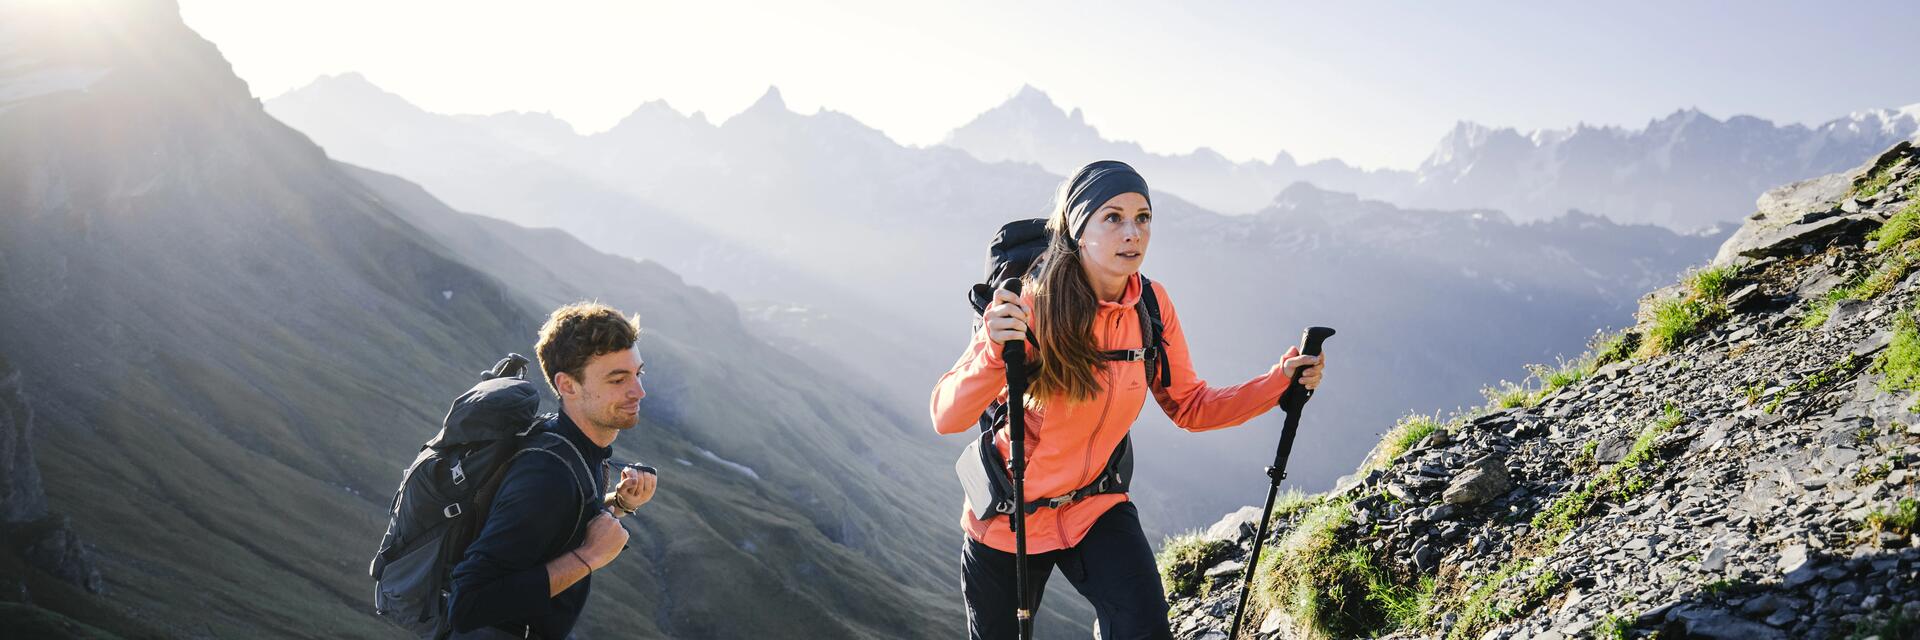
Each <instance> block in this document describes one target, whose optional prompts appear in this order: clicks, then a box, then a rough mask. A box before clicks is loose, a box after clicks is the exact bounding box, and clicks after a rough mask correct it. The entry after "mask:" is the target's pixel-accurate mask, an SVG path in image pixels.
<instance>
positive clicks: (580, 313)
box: [534, 302, 640, 393]
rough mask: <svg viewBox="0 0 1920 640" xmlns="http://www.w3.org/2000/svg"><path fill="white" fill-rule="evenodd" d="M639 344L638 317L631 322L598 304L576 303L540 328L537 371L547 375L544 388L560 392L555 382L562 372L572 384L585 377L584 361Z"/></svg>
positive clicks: (560, 311) (562, 309) (554, 311)
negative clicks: (572, 380)
mask: <svg viewBox="0 0 1920 640" xmlns="http://www.w3.org/2000/svg"><path fill="white" fill-rule="evenodd" d="M639 340H640V316H639V315H638V314H635V315H634V316H633V317H632V318H628V317H626V316H624V315H621V313H620V311H619V310H617V309H614V308H613V307H609V306H607V305H604V304H600V303H598V302H575V303H573V304H570V305H567V306H564V307H560V308H558V309H554V310H553V315H550V316H547V323H546V324H544V325H541V326H540V342H539V344H537V345H535V346H534V352H535V353H537V354H538V355H539V356H540V369H541V371H543V372H545V373H546V374H547V386H549V387H553V392H554V393H559V392H560V389H559V387H558V386H556V385H554V379H555V378H556V377H558V376H559V375H560V373H562V372H565V373H566V374H567V375H569V376H572V377H573V379H574V380H581V378H582V377H584V376H585V375H586V368H587V361H588V360H590V359H592V358H593V357H594V356H598V355H602V354H607V353H613V352H615V351H625V350H627V349H631V348H633V345H634V343H636V342H639Z"/></svg>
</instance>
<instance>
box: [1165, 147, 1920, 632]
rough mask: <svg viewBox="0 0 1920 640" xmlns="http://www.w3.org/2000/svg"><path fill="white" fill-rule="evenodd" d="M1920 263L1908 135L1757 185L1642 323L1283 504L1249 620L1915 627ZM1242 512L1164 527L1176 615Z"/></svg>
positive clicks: (1402, 433)
mask: <svg viewBox="0 0 1920 640" xmlns="http://www.w3.org/2000/svg"><path fill="white" fill-rule="evenodd" d="M1917 265H1920V150H1916V149H1915V148H1914V147H1913V146H1912V145H1911V144H1909V143H1901V144H1899V145H1897V146H1895V147H1893V148H1892V149H1891V150H1889V151H1887V152H1886V153H1884V154H1882V155H1880V156H1879V157H1877V158H1874V159H1873V160H1872V161H1870V162H1868V163H1866V164H1864V165H1862V166H1861V167H1859V168H1857V169H1854V170H1853V171H1850V172H1847V173H1843V174H1835V175H1831V176H1826V177H1822V178H1816V179H1812V180H1807V181H1803V182H1799V183H1795V184H1792V185H1788V186H1785V187H1781V188H1778V189H1775V190H1773V191H1771V192H1768V193H1767V194H1766V195H1764V196H1762V197H1761V198H1760V200H1759V211H1758V212H1757V213H1755V214H1754V215H1753V216H1752V217H1751V218H1750V219H1749V220H1748V221H1747V222H1746V223H1745V225H1744V226H1743V227H1742V228H1741V229H1740V230H1739V231H1738V232H1737V233H1736V234H1735V235H1734V236H1733V237H1732V238H1730V239H1729V240H1728V241H1727V243H1726V245H1725V246H1724V247H1723V248H1722V250H1721V251H1720V254H1719V256H1718V257H1717V258H1716V259H1715V260H1714V262H1713V263H1711V264H1710V265H1708V266H1706V267H1703V268H1701V269H1699V270H1696V271H1694V272H1693V273H1691V274H1690V275H1688V276H1687V277H1685V278H1684V279H1683V281H1682V282H1680V283H1678V284H1676V285H1673V286H1671V287H1667V288H1664V289H1661V290H1659V291H1655V292H1653V293H1652V294H1649V295H1648V296H1646V297H1645V298H1644V299H1643V300H1642V305H1641V309H1640V312H1639V313H1638V315H1637V317H1636V320H1637V321H1638V324H1636V326H1634V327H1633V328H1631V329H1628V330H1626V331H1624V332H1621V333H1619V334H1615V335H1610V336H1608V335H1603V336H1599V337H1597V338H1596V340H1595V342H1594V344H1593V345H1592V349H1591V350H1590V351H1589V352H1588V353H1587V354H1586V355H1584V356H1583V357H1581V358H1579V359H1577V360H1575V361H1573V362H1561V363H1559V364H1557V365H1555V366H1548V367H1539V368H1536V369H1534V370H1533V376H1531V377H1530V378H1529V380H1527V381H1526V382H1525V383H1522V384H1507V383H1503V385H1502V386H1501V387H1497V388H1492V389H1489V390H1488V397H1489V404H1488V406H1486V407H1483V408H1481V409H1478V410H1474V411H1469V412H1465V413H1464V414H1462V415H1456V416H1452V417H1450V418H1446V419H1443V418H1441V417H1440V416H1410V417H1408V418H1406V419H1404V420H1402V421H1401V422H1400V423H1399V424H1397V425H1395V426H1394V428H1393V429H1392V430H1390V431H1389V432H1388V433H1387V434H1386V437H1385V439H1383V440H1382V442H1381V443H1380V445H1379V446H1378V447H1376V448H1375V450H1374V451H1373V452H1372V454H1371V455H1370V456H1369V459H1368V460H1367V462H1366V463H1365V464H1364V465H1363V466H1362V467H1361V468H1360V470H1359V471H1358V472H1357V473H1356V474H1354V475H1353V476H1349V477H1348V478H1346V479H1344V480H1343V481H1342V482H1341V483H1340V484H1339V486H1338V487H1337V488H1336V489H1335V490H1333V491H1331V492H1329V493H1327V494H1323V495H1317V496H1300V495H1297V494H1296V495H1291V496H1289V499H1288V500H1285V501H1282V504H1280V505H1279V506H1278V507H1277V508H1276V513H1275V527H1274V529H1275V531H1274V533H1273V534H1272V536H1271V537H1270V539H1269V540H1268V542H1267V545H1268V546H1267V550H1266V551H1265V552H1263V554H1262V557H1261V559H1260V566H1259V567H1257V568H1256V569H1255V571H1256V576H1255V578H1256V580H1255V581H1256V586H1255V590H1254V595H1253V599H1252V600H1253V604H1252V605H1250V606H1251V607H1252V608H1253V610H1252V611H1251V612H1250V614H1249V616H1248V620H1249V622H1248V626H1249V630H1250V631H1251V632H1252V633H1245V632H1243V634H1242V635H1243V637H1258V638H1346V637H1380V636H1385V637H1401V638H1412V637H1434V638H1442V637H1443V638H1543V639H1544V638H1571V637H1598V638H1644V637H1661V638H1676V637H1702V638H1742V639H1743V640H1757V639H1762V638H1868V637H1880V638H1908V637H1920V535H1916V533H1917V532H1916V528H1915V517H1916V500H1915V498H1916V492H1917V491H1920V469H1917V468H1916V467H1920V413H1916V398H1915V396H1914V394H1913V391H1914V390H1915V389H1916V388H1920V328H1916V323H1915V320H1914V307H1915V306H1916V302H1920V301H1917V300H1916V298H1917V297H1920V276H1916V275H1914V272H1915V271H1916V270H1920V269H1916V266H1917ZM1307 422H1308V426H1307V427H1306V428H1309V429H1312V428H1330V427H1328V426H1321V425H1318V424H1313V423H1314V421H1313V419H1312V417H1311V416H1308V417H1307ZM1302 453H1305V452H1300V451H1296V452H1295V457H1296V458H1297V457H1299V455H1300V454H1302ZM1248 475H1249V476H1250V477H1249V483H1248V484H1249V489H1250V492H1251V490H1252V489H1253V488H1254V486H1257V482H1256V481H1253V480H1252V477H1251V476H1256V475H1257V474H1252V473H1250V474H1248ZM1258 511H1259V510H1258V509H1257V508H1255V507H1248V508H1245V509H1242V510H1241V511H1239V512H1237V513H1234V514H1231V515H1229V516H1227V517H1226V518H1224V519H1222V520H1221V521H1220V522H1218V523H1217V524H1215V525H1214V526H1213V527H1211V528H1209V529H1208V530H1206V531H1203V532H1195V533H1192V534H1189V535H1186V536H1181V537H1178V538H1174V539H1171V540H1169V541H1168V542H1167V544H1166V545H1165V547H1164V549H1163V550H1162V552H1161V567H1162V575H1163V579H1164V582H1165V584H1166V585H1167V587H1168V590H1169V597H1170V598H1171V599H1172V600H1173V616H1174V626H1175V629H1176V635H1177V636H1178V637H1180V638H1183V639H1207V640H1213V639H1218V638H1224V637H1225V628H1226V626H1227V624H1228V621H1229V620H1230V619H1231V617H1232V615H1233V607H1234V603H1235V599H1236V598H1237V596H1238V584H1239V581H1240V579H1241V572H1242V571H1244V570H1245V566H1244V561H1245V557H1246V554H1247V551H1248V550H1249V549H1250V548H1251V546H1252V542H1253V540H1252V538H1253V530H1254V528H1255V526H1256V525H1257V523H1258V520H1259V513H1258Z"/></svg>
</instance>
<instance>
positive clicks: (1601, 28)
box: [179, 0, 1920, 169]
mask: <svg viewBox="0 0 1920 640" xmlns="http://www.w3.org/2000/svg"><path fill="white" fill-rule="evenodd" d="M179 2H180V5H181V11H182V14H183V16H184V18H185V19H186V21H187V24H188V25H189V26H191V27H193V28H194V29H195V30H197V31H199V32H200V34H201V35H202V36H205V37H206V38H207V39H209V40H211V41H213V42H214V44H216V45H218V46H219V48H220V50H221V52H222V53H223V54H225V55H226V57H227V59H228V60H229V61H230V62H232V63H233V66H234V70H235V71H236V72H237V73H238V74H239V75H240V76H241V77H242V78H244V79H245V80H247V82H248V83H249V84H250V85H251V86H252V88H253V91H254V94H255V95H256V96H258V97H260V98H262V99H266V98H272V97H274V96H278V95H280V94H282V93H285V92H287V91H289V90H292V89H294V88H297V87H300V86H302V85H305V84H306V83H308V82H311V81H312V80H313V79H314V78H316V77H318V76H321V75H325V74H336V73H344V72H350V71H357V72H360V73H362V74H364V75H365V76H366V77H367V79H368V80H370V81H372V82H373V83H374V84H377V85H380V86H381V87H382V88H385V89H386V90H388V91H391V92H394V93H396V94H399V95H401V96H402V97H404V98H406V99H407V100H409V101H411V102H413V103H414V104H416V105H419V106H421V107H422V108H425V109H427V110H429V111H435V112H442V113H494V112H500V111H536V112H537V111H544V112H550V113H552V114H554V115H556V116H558V117H560V118H563V119H565V120H567V121H568V122H570V123H572V124H573V125H574V127H575V128H576V129H577V130H579V131H580V132H582V133H592V132H596V131H602V130H605V129H607V128H610V127H612V126H613V125H614V124H615V123H616V122H618V121H619V120H620V118H621V117H623V116H625V115H627V114H628V113H630V112H631V111H633V109H634V108H635V107H637V106H639V105H640V104H642V103H644V102H648V101H651V100H665V101H666V102H667V103H668V104H670V105H672V106H673V107H674V108H676V109H678V110H680V111H681V112H683V113H692V112H695V111H698V112H703V113H704V114H706V116H707V118H708V119H709V120H712V121H714V122H721V121H724V120H725V119H726V118H727V117H729V116H731V115H733V114H736V113H738V112H740V111H741V110H743V109H745V108H746V107H747V106H748V105H750V104H752V102H753V101H754V100H755V99H757V98H758V97H760V96H761V95H762V94H764V93H765V92H766V90H767V87H769V86H778V87H779V88H780V90H781V94H782V97H783V98H785V100H786V101H787V104H788V106H789V107H790V108H793V109H795V110H796V111H800V112H802V113H811V112H813V111H814V110H815V109H821V108H825V109H829V110H833V111H839V112H842V113H846V114H849V115H851V116H853V117H855V118H857V119H859V120H860V121H861V122H864V123H866V124H867V125H869V126H872V127H875V128H877V129H880V130H881V131H884V132H886V134H887V135H889V136H890V137H892V138H893V139H894V140H896V141H898V142H901V143H904V144H912V145H930V144H937V143H939V142H940V140H941V139H942V138H943V137H944V136H945V135H946V134H947V132H949V131H951V130H952V129H954V128H956V127H958V126H960V125H963V124H965V123H966V122H968V121H969V120H971V119H972V118H973V117H974V116H975V115H978V114H979V113H980V112H982V111H985V110H987V109H989V108H992V107H993V106H995V105H998V104H1000V103H1001V102H1003V101H1005V100H1006V99H1007V98H1009V97H1011V96H1012V95H1013V94H1014V93H1015V92H1016V91H1018V90H1019V88H1020V87H1021V86H1022V85H1032V86H1034V87H1037V88H1039V89H1041V90H1042V91H1045V92H1047V93H1048V94H1049V95H1050V96H1051V97H1052V98H1053V99H1054V101H1055V103H1057V104H1059V105H1061V106H1062V107H1063V108H1068V109H1071V108H1075V107H1078V108H1080V109H1082V110H1083V112H1084V113H1085V116H1086V119H1087V122H1088V123H1089V124H1092V125H1094V126H1095V127H1098V128H1099V129H1100V131H1101V133H1102V135H1103V136H1104V137H1107V138H1109V139H1121V140H1132V141H1136V142H1139V143H1141V144H1142V145H1143V146H1145V147H1146V148H1147V149H1148V150H1150V151H1156V152H1162V153H1185V152H1189V151H1191V150H1193V149H1194V148H1196V147H1203V146H1204V147H1210V148H1212V149H1214V150H1216V151H1219V152H1220V153H1222V154H1224V155H1226V156H1227V157H1229V158H1233V159H1236V160H1248V159H1263V160H1266V159H1271V158H1273V157H1274V155H1275V154H1276V153H1278V152H1281V151H1285V152H1288V153H1290V154H1292V155H1293V156H1294V157H1295V158H1296V159H1298V160H1300V161H1303V162H1304V161H1312V160H1318V159H1323V158H1339V159H1342V160H1344V161H1347V162H1349V163H1351V164H1356V165H1360V166H1365V167H1390V168H1400V169H1410V168H1413V167H1414V166H1416V165H1418V164H1419V163H1420V161H1421V160H1423V159H1425V158H1426V156H1427V154H1428V153H1430V152H1431V151H1432V150H1433V147H1434V144H1435V143H1436V142H1437V141H1438V140H1439V139H1440V137H1441V136H1443V135H1444V134H1445V133H1446V132H1447V131H1448V130H1450V129H1451V128H1452V127H1453V125H1454V123H1456V122H1458V121H1461V120H1470V121H1474V122H1479V123H1482V124H1487V125H1492V126H1508V127H1516V128H1519V129H1521V130H1533V129H1539V128H1564V127H1569V126H1573V125H1575V124H1576V123H1587V124H1595V125H1618V126H1627V127H1631V128H1639V127H1643V126H1645V125H1646V123H1647V121H1648V120H1650V119H1653V118H1658V117H1661V116H1664V115H1667V114H1670V113H1672V112H1673V111H1675V110H1677V109H1681V108H1698V109H1700V110H1702V111H1705V112H1706V113H1708V114H1709V115H1713V116H1716V117H1721V118H1725V117H1727V116H1731V115H1736V114H1747V115H1755V116H1759V117H1763V118H1767V119H1769V120H1773V121H1775V122H1782V123H1785V122H1798V123H1804V124H1818V123H1820V122H1824V121H1826V120H1830V119H1833V118H1837V117H1842V116H1844V115H1846V114H1848V113H1850V112H1854V111H1858V110H1862V109H1872V108H1896V107H1900V106H1905V105H1909V104H1915V103H1920V64H1913V63H1912V61H1914V60H1920V37H1915V36H1914V31H1913V30H1914V29H1915V27H1916V25H1920V3H1912V2H1907V3H1900V2H1854V3H1845V4H1827V3H1811V2H1800V3H1790V2H1772V1H1760V2H1674V3H1653V2H1635V3H1626V4H1625V5H1624V6H1602V5H1603V4H1616V3H1498V2H1448V3H1436V2H1426V3H1413V2H1407V3H1387V2H1345V3H1278V2H1274V3H1266V2H1209V1H1195V2H1144V1H1138V0H1118V1H1112V2H1087V1H1080V0H1062V1H1046V2H1033V1H1020V2H1008V1H999V0H979V1H973V2H951V3H925V2H898V1H889V0H819V1H816V2H766V3H745V2H734V1H729V0H703V1H700V2H659V1H654V0H550V1H547V2H537V3H536V2H523V1H506V0H378V1H376V0H328V1H325V2H293V1H290V0H179ZM1669 5H1671V6H1669Z"/></svg>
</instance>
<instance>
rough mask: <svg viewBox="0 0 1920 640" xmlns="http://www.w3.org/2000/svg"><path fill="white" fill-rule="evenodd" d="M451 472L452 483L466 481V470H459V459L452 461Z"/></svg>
mask: <svg viewBox="0 0 1920 640" xmlns="http://www.w3.org/2000/svg"><path fill="white" fill-rule="evenodd" d="M451 473H452V475H453V483H454V484H460V483H462V482H466V481H467V472H466V471H464V470H461V469H460V461H459V460H455V461H453V470H452V471H451ZM448 517H452V516H448Z"/></svg>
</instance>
